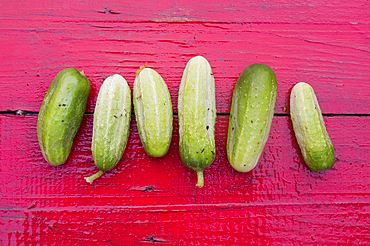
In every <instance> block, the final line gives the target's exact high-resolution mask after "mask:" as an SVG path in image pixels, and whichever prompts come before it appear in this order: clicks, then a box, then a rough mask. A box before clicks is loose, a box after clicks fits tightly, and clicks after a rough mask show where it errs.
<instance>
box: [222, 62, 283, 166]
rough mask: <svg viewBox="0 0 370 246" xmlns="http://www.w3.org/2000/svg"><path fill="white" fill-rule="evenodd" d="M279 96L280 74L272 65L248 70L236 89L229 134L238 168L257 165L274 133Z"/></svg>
mask: <svg viewBox="0 0 370 246" xmlns="http://www.w3.org/2000/svg"><path fill="white" fill-rule="evenodd" d="M276 95H277V81H276V76H275V73H274V71H273V70H272V69H271V68H270V67H269V66H267V65H264V64H253V65H250V66H248V67H247V68H246V69H244V71H243V72H242V74H241V75H240V77H239V79H238V81H237V83H236V85H235V89H234V92H233V99H232V105H231V112H230V121H229V130H228V136H227V158H228V160H229V162H230V164H231V166H232V167H233V168H234V169H235V170H236V171H238V172H249V171H251V170H252V169H253V168H255V167H256V165H257V163H258V160H259V158H260V156H261V154H262V151H263V149H264V147H265V144H266V141H267V138H268V136H269V133H270V129H271V124H272V117H273V115H274V110H275V103H276Z"/></svg>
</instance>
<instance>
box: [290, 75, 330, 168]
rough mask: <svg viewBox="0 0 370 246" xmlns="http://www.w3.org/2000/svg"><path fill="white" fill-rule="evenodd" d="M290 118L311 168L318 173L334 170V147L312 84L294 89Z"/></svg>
mask: <svg viewBox="0 0 370 246" xmlns="http://www.w3.org/2000/svg"><path fill="white" fill-rule="evenodd" d="M290 116H291V119H292V123H293V129H294V133H295V136H296V138H297V142H298V145H299V147H300V149H301V152H302V156H303V159H304V161H305V162H306V164H307V166H308V167H309V168H310V169H311V170H312V171H314V172H320V171H324V170H329V169H331V168H332V167H333V165H334V163H335V156H334V147H333V144H332V142H331V140H330V137H329V134H328V132H327V130H326V127H325V123H324V119H323V117H322V114H321V110H320V107H319V103H318V101H317V98H316V95H315V92H314V90H313V89H312V87H311V86H310V85H309V84H307V83H304V82H300V83H298V84H296V85H295V86H294V87H293V89H292V92H291V94H290Z"/></svg>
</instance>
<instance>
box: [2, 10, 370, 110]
mask: <svg viewBox="0 0 370 246" xmlns="http://www.w3.org/2000/svg"><path fill="white" fill-rule="evenodd" d="M29 18H33V17H32V16H30V17H29ZM55 18H57V17H55ZM0 31H1V33H2V35H3V37H4V39H3V41H2V45H1V46H0V59H1V60H2V61H3V64H2V66H1V67H0V74H1V75H0V78H1V80H2V83H0V93H1V94H2V95H5V96H4V97H3V98H2V100H1V101H0V111H16V110H25V111H32V112H38V111H39V109H40V106H41V103H42V100H43V98H44V96H45V94H46V91H47V89H48V87H49V85H50V83H51V81H52V80H53V78H54V77H55V76H56V74H57V73H58V72H59V71H60V70H62V69H63V68H66V67H75V68H77V69H79V70H84V71H85V73H86V75H87V77H88V78H89V80H90V81H91V83H92V91H91V95H90V99H89V102H88V107H87V112H93V110H94V105H95V101H96V98H97V94H98V90H99V88H100V85H101V83H102V82H103V80H104V79H105V78H106V77H108V76H110V75H112V74H114V73H120V74H121V75H123V76H124V77H125V78H126V79H127V81H128V83H129V84H130V86H131V88H132V85H133V81H134V74H135V71H136V70H137V69H138V68H139V67H140V66H141V65H144V64H147V65H149V66H150V67H152V68H154V69H156V70H157V71H158V72H159V73H160V74H161V75H162V76H163V78H164V79H165V81H166V83H167V84H168V87H169V91H170V94H171V98H172V102H173V107H174V112H177V95H178V88H179V84H180V80H181V76H182V73H183V70H184V68H185V65H186V62H187V61H188V60H189V59H190V58H191V57H192V56H195V55H203V56H204V57H206V58H207V59H208V60H209V62H210V64H211V66H212V69H213V73H214V75H215V81H216V92H217V93H216V103H217V111H218V112H219V113H228V112H229V111H230V105H231V98H232V91H233V89H234V85H235V83H236V80H237V78H238V76H239V74H240V73H241V72H242V71H243V69H244V68H245V67H247V66H248V65H250V64H252V63H265V64H267V65H269V66H271V67H272V68H273V69H274V70H275V72H276V75H277V78H278V85H279V88H278V99H277V104H276V110H275V112H276V113H279V114H282V113H288V112H289V93H290V90H291V88H292V87H293V86H294V84H296V83H297V82H300V81H305V82H308V83H310V84H311V85H312V86H313V87H314V89H315V91H316V94H317V97H318V100H319V102H320V105H321V108H322V111H323V113H325V114H369V113H370V111H369V107H363V105H368V104H370V84H369V83H368V82H369V81H370V73H369V66H370V58H369V55H368V53H369V50H370V43H369V42H368V39H369V36H368V33H369V31H370V25H369V24H358V25H354V24H320V25H318V24H287V23H278V24H270V23H267V24H260V23H253V24H246V23H152V22H149V23H147V22H139V23H136V22H135V23H126V22H115V21H113V20H111V21H103V22H102V21H82V22H81V21H78V20H67V21H62V19H61V18H59V19H56V20H52V21H49V22H45V21H44V19H43V18H40V17H38V15H36V16H35V17H34V19H32V20H29V19H27V20H25V19H20V20H18V19H16V20H13V19H5V20H2V25H1V27H0Z"/></svg>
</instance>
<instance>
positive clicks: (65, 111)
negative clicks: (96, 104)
mask: <svg viewBox="0 0 370 246" xmlns="http://www.w3.org/2000/svg"><path fill="white" fill-rule="evenodd" d="M89 93H90V82H89V80H88V79H87V78H86V77H85V75H84V73H83V72H79V71H77V70H76V69H74V68H67V69H64V70H62V71H61V72H59V73H58V75H57V76H56V77H55V78H54V80H53V82H52V83H51V85H50V87H49V90H48V92H47V93H46V96H45V99H44V101H43V103H42V106H41V109H40V112H39V116H38V120H37V137H38V140H39V144H40V148H41V151H42V154H43V156H44V158H45V160H46V161H47V162H48V163H50V164H51V165H53V166H59V165H61V164H63V163H65V162H66V161H67V159H68V156H69V154H70V152H71V147H72V144H73V139H74V137H75V135H76V133H77V131H78V129H79V127H80V125H81V122H82V119H83V116H84V113H85V109H86V104H87V98H88V96H89Z"/></svg>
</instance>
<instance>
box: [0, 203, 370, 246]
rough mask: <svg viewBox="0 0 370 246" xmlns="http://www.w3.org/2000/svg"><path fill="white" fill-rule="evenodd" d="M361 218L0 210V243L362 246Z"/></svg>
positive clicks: (222, 209)
mask: <svg viewBox="0 0 370 246" xmlns="http://www.w3.org/2000/svg"><path fill="white" fill-rule="evenodd" d="M93 201H94V200H93ZM348 211H351V212H350V213H349V212H348ZM369 213H370V206H369V204H351V203H349V204H319V205H310V204H297V205H284V204H281V205H264V206H249V205H247V204H245V205H241V206H233V207H230V206H228V205H220V206H212V205H206V206H201V205H194V206H163V207H158V206H156V207H151V206H146V207H138V206H134V207H125V206H111V207H107V208H105V209H101V208H99V207H97V206H91V207H90V208H80V207H72V208H67V209H65V208H62V209H52V210H39V209H34V208H30V209H23V210H18V209H15V210H11V211H9V210H0V216H1V217H0V223H1V224H2V225H4V226H0V228H1V227H2V228H3V229H2V230H1V231H0V236H1V238H2V239H3V241H2V242H7V241H8V242H9V244H16V245H19V244H22V243H23V244H29V245H30V244H42V245H91V244H104V245H141V244H156V243H158V244H163V245H277V244H278V245H368V244H369V242H370V237H369V234H368V226H369V223H370V215H369Z"/></svg>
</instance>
